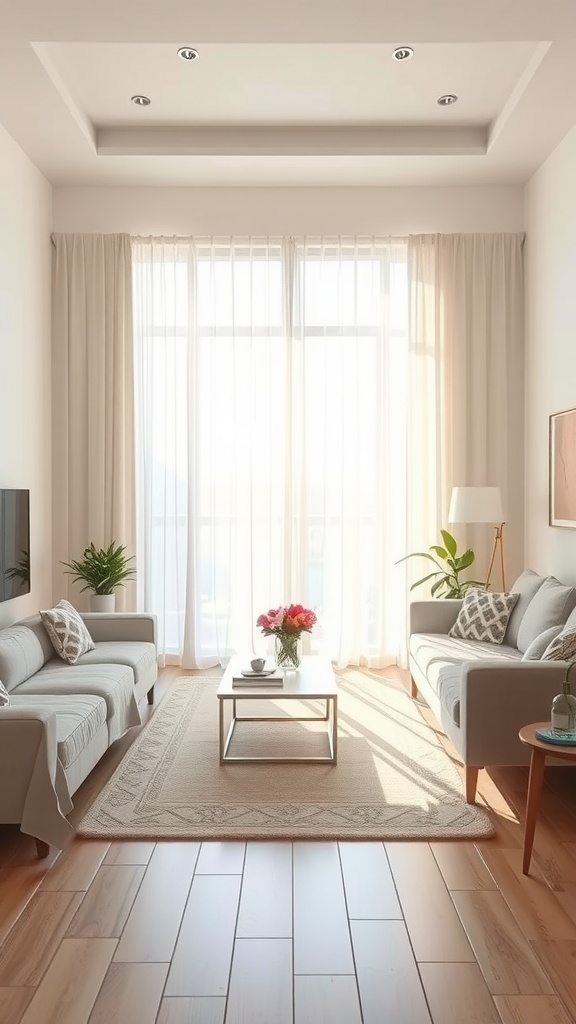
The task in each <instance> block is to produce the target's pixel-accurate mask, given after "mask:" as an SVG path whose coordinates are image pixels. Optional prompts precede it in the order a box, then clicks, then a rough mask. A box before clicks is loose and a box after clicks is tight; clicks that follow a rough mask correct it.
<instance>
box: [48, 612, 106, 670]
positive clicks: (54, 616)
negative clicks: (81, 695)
mask: <svg viewBox="0 0 576 1024" xmlns="http://www.w3.org/2000/svg"><path fill="white" fill-rule="evenodd" d="M40 617H41V619H42V622H43V623H44V626H45V628H46V632H47V633H48V636H49V637H50V640H51V641H52V646H53V648H54V650H55V651H56V654H57V655H58V656H59V657H60V658H62V660H63V661H67V662H68V663H69V664H70V665H75V664H76V662H77V661H78V658H80V657H81V655H82V654H86V652H87V651H93V650H94V649H95V646H96V645H95V643H94V641H93V639H92V637H91V636H90V633H89V632H88V630H87V628H86V625H85V623H84V619H83V618H82V616H81V615H80V614H79V612H77V611H76V609H75V608H74V606H73V605H71V604H70V602H69V601H64V600H62V601H59V602H58V604H57V605H56V607H55V608H48V609H47V610H46V611H41V612H40Z"/></svg>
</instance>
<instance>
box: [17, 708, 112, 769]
mask: <svg viewBox="0 0 576 1024" xmlns="http://www.w3.org/2000/svg"><path fill="white" fill-rule="evenodd" d="M12 704H13V705H14V706H15V707H27V706H30V707H39V708H42V709H43V710H45V711H53V712H54V714H55V715H56V741H57V744H58V759H59V761H60V763H61V765H62V767H63V768H69V767H70V765H71V764H73V763H74V761H75V760H76V758H78V757H79V756H80V754H81V753H82V751H83V750H85V749H86V747H87V746H88V744H89V743H90V741H91V740H92V739H93V737H94V736H95V735H96V733H97V732H98V730H99V729H100V728H101V726H102V725H104V723H105V721H106V701H105V700H104V699H103V698H102V697H96V696H94V695H92V694H87V693H85V694H77V695H74V696H54V695H53V694H50V695H42V694H36V695H35V696H34V697H31V696H28V697H25V696H23V695H22V694H19V693H16V694H14V695H13V698H12Z"/></svg>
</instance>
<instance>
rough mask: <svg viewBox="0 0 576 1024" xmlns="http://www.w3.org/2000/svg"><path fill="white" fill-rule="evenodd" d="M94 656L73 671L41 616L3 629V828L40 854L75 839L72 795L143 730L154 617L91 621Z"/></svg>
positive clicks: (151, 678) (153, 662) (153, 663)
mask: <svg viewBox="0 0 576 1024" xmlns="http://www.w3.org/2000/svg"><path fill="white" fill-rule="evenodd" d="M82 618H83V620H84V622H85V624H86V626H87V628H88V631H89V633H90V634H91V636H92V639H93V641H94V650H90V651H88V652H87V653H86V654H83V655H82V656H81V657H80V658H79V659H78V661H77V662H76V663H75V664H68V663H67V662H66V661H63V660H62V659H61V658H60V657H58V656H57V654H56V653H55V650H54V647H53V646H52V643H51V641H50V638H49V635H48V633H47V631H46V629H45V627H44V625H43V623H42V620H41V618H40V616H39V615H35V616H32V617H30V618H28V619H23V620H22V621H21V622H19V623H15V624H14V625H12V626H8V627H6V628H4V629H1V630H0V680H1V681H2V683H3V684H4V687H5V688H6V690H7V691H8V695H9V703H8V704H7V705H6V706H5V707H2V708H0V778H1V779H2V787H1V789H0V823H4V824H9V823H10V824H14V823H18V824H20V828H21V830H22V831H23V832H26V833H28V834H29V835H31V836H34V838H35V839H36V843H37V847H38V853H39V855H40V856H42V855H46V854H47V852H48V849H49V846H50V845H54V846H57V847H62V846H64V845H65V843H66V842H67V840H68V839H69V838H70V837H71V835H72V834H73V828H72V826H71V825H70V823H69V821H68V820H67V817H66V816H67V814H69V812H70V810H71V809H72V806H73V805H72V800H71V797H72V795H73V794H74V793H75V791H76V790H77V789H78V787H79V786H80V784H81V783H82V782H83V781H84V779H85V778H86V777H87V775H88V774H89V773H90V772H91V770H92V768H93V767H94V766H95V765H96V763H97V762H98V761H99V760H100V758H101V757H102V755H103V754H104V752H105V751H106V750H107V748H108V747H109V746H110V744H111V743H113V742H114V741H115V740H116V739H118V738H119V737H120V736H122V735H123V733H125V732H126V731H127V730H128V729H130V728H131V727H132V726H135V725H139V724H140V721H141V720H140V713H139V710H138V704H139V702H140V701H141V700H142V698H143V697H144V696H145V695H146V694H147V695H148V701H149V703H152V700H153V692H154V682H155V680H156V677H157V674H158V659H157V648H156V619H155V617H154V616H152V615H144V614H136V613H134V614H122V613H120V614H111V615H107V614H101V613H87V614H84V615H82Z"/></svg>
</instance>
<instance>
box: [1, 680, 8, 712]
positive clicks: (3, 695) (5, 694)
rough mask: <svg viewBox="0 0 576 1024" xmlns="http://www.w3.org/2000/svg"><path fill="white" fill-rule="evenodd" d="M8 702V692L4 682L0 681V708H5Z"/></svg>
mask: <svg viewBox="0 0 576 1024" xmlns="http://www.w3.org/2000/svg"><path fill="white" fill-rule="evenodd" d="M9 703H10V694H9V693H8V690H7V689H6V687H5V686H4V683H2V682H0V708H5V707H7V706H8V704H9Z"/></svg>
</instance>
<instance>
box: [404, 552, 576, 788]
mask: <svg viewBox="0 0 576 1024" xmlns="http://www.w3.org/2000/svg"><path fill="white" fill-rule="evenodd" d="M510 591H511V592H513V593H517V594H518V599H517V601H516V604H515V606H514V609H513V611H512V613H511V615H510V618H509V620H508V626H507V630H506V634H505V636H504V640H503V642H502V644H494V643H487V642H485V641H479V640H469V639H458V638H455V637H451V636H449V630H450V629H451V627H452V626H453V625H454V623H455V621H456V618H457V616H458V613H459V611H460V608H461V605H462V601H459V600H429V601H413V602H412V603H411V605H410V627H409V631H410V637H409V666H410V672H411V675H412V694H413V696H416V692H417V691H419V692H420V694H421V695H422V697H423V698H424V700H425V701H426V703H427V704H428V705H429V706H430V708H431V709H432V711H433V712H434V714H435V716H436V718H437V719H438V721H439V722H440V724H441V725H442V728H443V729H444V732H445V733H446V735H447V736H448V737H449V739H450V740H451V741H452V743H453V744H454V746H455V748H456V750H457V751H458V753H459V755H460V757H461V758H462V761H463V762H464V765H465V775H466V783H465V787H466V799H467V801H468V802H469V803H472V802H473V801H474V799H475V795H476V785H477V779H478V772H479V770H480V768H484V767H489V766H496V765H524V764H527V763H528V761H529V756H530V752H529V750H528V749H527V748H526V747H525V746H524V745H523V744H522V743H521V742H520V740H519V739H518V731H519V729H520V728H521V727H522V726H523V725H527V724H528V723H531V722H542V721H549V720H550V707H551V704H552V698H553V697H554V696H555V694H557V693H559V692H560V690H561V688H562V682H563V680H564V677H565V674H566V668H567V664H568V663H567V662H566V661H556V660H543V658H542V655H543V654H544V652H545V651H546V648H547V647H548V646H549V644H550V643H551V641H552V640H553V639H554V637H556V636H558V635H559V634H560V633H562V635H565V634H566V632H567V631H569V630H571V629H576V589H574V588H573V587H568V586H565V585H564V584H562V583H560V582H559V581H558V580H556V579H555V578H554V577H553V576H546V577H545V576H542V575H539V574H538V573H535V572H533V571H532V570H530V569H528V570H526V571H525V572H523V573H522V574H521V575H520V576H519V577H518V579H517V580H516V582H515V583H514V585H513V586H512V587H511V588H510ZM551 763H552V762H551ZM556 763H557V764H558V763H562V762H556Z"/></svg>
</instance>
